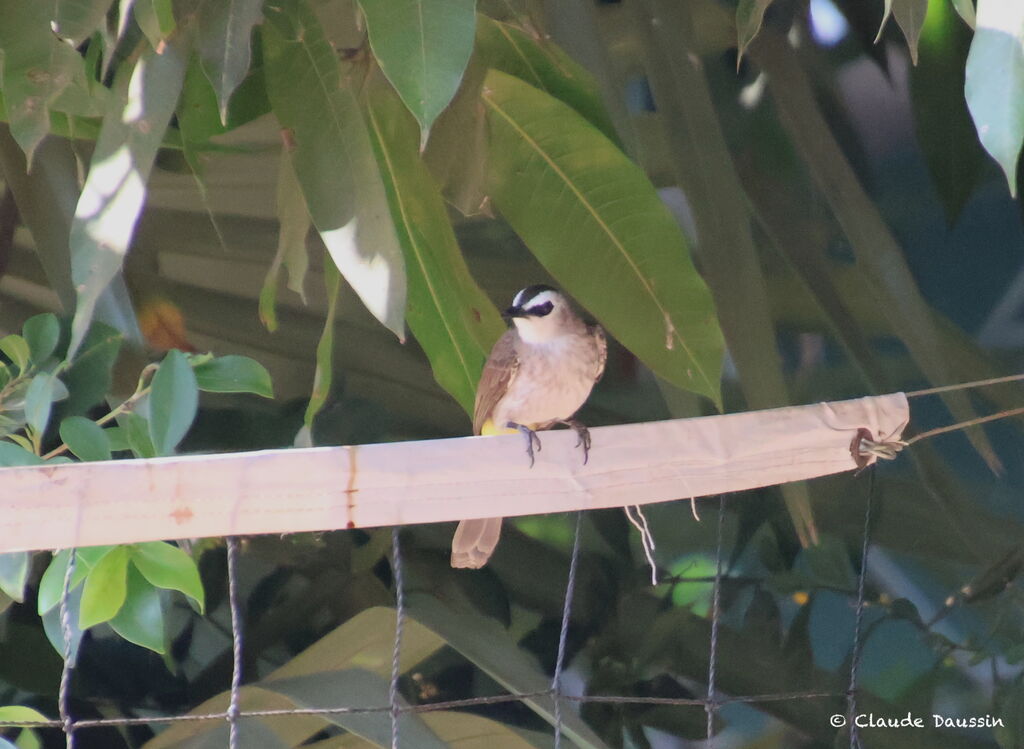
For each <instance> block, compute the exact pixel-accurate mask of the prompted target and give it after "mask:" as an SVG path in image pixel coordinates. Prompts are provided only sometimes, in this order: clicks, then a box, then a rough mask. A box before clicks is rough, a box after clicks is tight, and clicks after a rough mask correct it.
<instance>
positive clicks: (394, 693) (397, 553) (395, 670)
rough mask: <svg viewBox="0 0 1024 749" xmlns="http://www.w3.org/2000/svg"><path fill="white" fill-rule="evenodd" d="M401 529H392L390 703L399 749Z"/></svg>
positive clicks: (402, 600) (402, 610)
mask: <svg viewBox="0 0 1024 749" xmlns="http://www.w3.org/2000/svg"><path fill="white" fill-rule="evenodd" d="M398 536H399V530H398V528H397V527H395V528H392V529H391V570H392V573H393V574H394V577H395V646H394V650H393V651H392V653H391V683H390V684H389V685H388V703H389V704H390V706H391V749H398V718H399V716H400V715H401V713H402V710H401V704H400V703H399V701H398V677H399V674H400V671H399V659H400V658H401V654H402V624H403V622H404V621H405V583H404V581H403V579H402V545H401V544H400V543H399V538H398Z"/></svg>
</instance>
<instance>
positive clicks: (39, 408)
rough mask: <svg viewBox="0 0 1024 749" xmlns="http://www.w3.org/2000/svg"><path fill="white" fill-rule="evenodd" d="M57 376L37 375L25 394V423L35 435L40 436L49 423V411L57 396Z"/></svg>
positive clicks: (48, 374) (47, 373)
mask: <svg viewBox="0 0 1024 749" xmlns="http://www.w3.org/2000/svg"><path fill="white" fill-rule="evenodd" d="M57 382H58V380H57V376H56V375H53V374H50V373H49V372H43V373H42V374H37V375H36V376H35V377H33V378H32V381H31V382H30V383H29V384H28V390H27V391H26V392H25V421H26V422H27V423H28V425H29V427H31V429H32V430H33V431H34V432H35V433H36V434H42V433H43V432H44V431H45V430H46V425H47V424H48V423H49V421H50V411H51V410H52V408H53V401H54V398H55V397H56V395H57Z"/></svg>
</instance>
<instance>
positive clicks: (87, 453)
mask: <svg viewBox="0 0 1024 749" xmlns="http://www.w3.org/2000/svg"><path fill="white" fill-rule="evenodd" d="M60 438H61V441H63V442H64V444H65V445H67V446H68V449H69V450H70V451H71V452H72V453H74V454H75V455H76V456H77V457H78V458H80V459H81V460H110V440H109V439H108V438H107V433H106V430H104V429H103V427H101V426H99V425H98V424H97V423H96V422H95V421H93V420H92V419H87V418H85V417H84V416H69V417H68V418H66V419H64V420H63V421H62V422H61V423H60Z"/></svg>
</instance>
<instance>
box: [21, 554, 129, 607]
mask: <svg viewBox="0 0 1024 749" xmlns="http://www.w3.org/2000/svg"><path fill="white" fill-rule="evenodd" d="M113 549H114V547H113V546H89V547H86V548H83V549H78V550H77V551H76V552H75V569H74V572H72V573H71V585H70V588H69V590H74V589H75V588H77V587H78V586H79V585H80V584H81V582H82V580H84V579H85V577H86V575H88V574H89V571H90V570H92V568H93V567H95V566H96V565H97V564H98V563H99V561H100V560H101V559H103V557H105V556H106V555H107V554H109V553H110V552H111V551H112V550H113ZM70 558H71V552H70V551H69V550H68V549H61V550H60V551H58V552H57V553H56V554H54V555H53V559H51V560H50V564H49V565H47V567H46V571H45V572H44V573H43V577H42V579H41V580H40V581H39V593H38V596H37V598H38V600H37V604H38V611H39V615H40V616H42V615H43V614H45V613H46V612H47V611H49V610H50V609H52V608H53V607H54V606H56V605H57V604H58V603H60V597H61V595H62V594H63V592H64V576H65V575H66V574H67V570H68V560H69V559H70Z"/></svg>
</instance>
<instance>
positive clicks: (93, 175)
mask: <svg viewBox="0 0 1024 749" xmlns="http://www.w3.org/2000/svg"><path fill="white" fill-rule="evenodd" d="M141 1H142V0H140V2H141ZM137 7H138V6H136V8H137ZM182 43H183V42H182V41H181V40H179V41H177V42H174V43H171V44H168V45H166V49H164V50H163V51H162V53H161V54H157V53H156V52H154V51H153V50H151V49H147V50H145V51H144V52H143V53H142V56H141V57H140V58H139V61H138V62H137V63H136V64H135V66H134V67H132V68H129V66H128V65H123V66H121V67H120V68H119V70H118V73H117V75H116V77H115V80H114V91H113V92H112V93H113V95H112V96H111V99H110V106H109V107H108V109H107V113H106V116H105V117H104V119H103V127H102V129H101V130H100V135H99V140H98V141H97V142H96V150H95V151H94V152H93V155H92V159H91V161H90V164H89V176H88V177H87V178H86V181H85V186H84V187H83V188H82V195H81V197H80V198H79V200H78V206H77V207H76V209H75V218H74V220H73V221H72V225H71V240H70V241H71V276H72V279H73V280H74V283H75V286H76V288H77V289H78V303H77V306H76V309H75V316H74V319H73V321H72V324H71V342H70V344H69V345H68V353H67V358H68V359H73V358H74V355H75V354H76V353H77V351H78V349H79V347H80V346H81V344H82V340H83V339H84V337H85V334H86V332H87V331H88V329H89V324H90V323H91V321H92V317H93V311H94V309H95V307H96V303H97V301H98V300H99V298H100V295H101V294H102V293H103V291H104V290H105V289H106V288H107V287H108V285H109V284H110V282H111V281H112V280H113V279H114V278H115V276H117V274H118V273H119V272H120V270H121V266H122V264H123V263H124V258H125V255H126V253H127V252H128V247H129V245H130V244H131V239H132V235H133V234H134V232H135V224H136V222H137V221H138V219H139V215H140V213H141V211H142V206H143V203H144V202H145V199H146V182H147V180H148V179H149V173H150V171H151V170H152V168H153V162H154V160H155V158H156V153H157V150H158V149H159V147H160V144H161V142H162V140H163V136H164V131H165V130H166V129H167V125H168V123H169V122H170V119H171V115H172V114H174V108H175V104H176V103H177V101H178V95H179V93H180V92H181V84H182V81H183V79H184V76H185V61H184V59H183V57H182V52H181V49H180V48H179V45H181V44H182Z"/></svg>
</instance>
